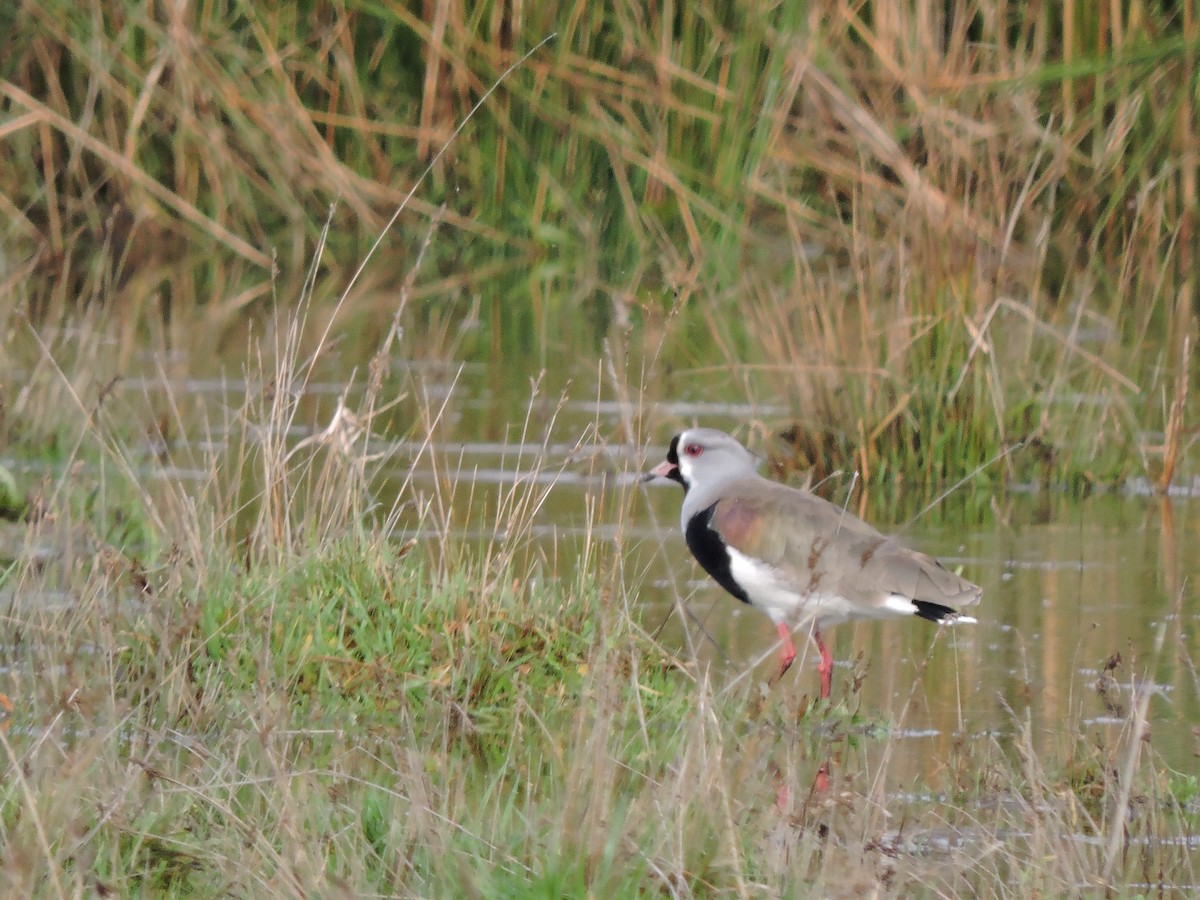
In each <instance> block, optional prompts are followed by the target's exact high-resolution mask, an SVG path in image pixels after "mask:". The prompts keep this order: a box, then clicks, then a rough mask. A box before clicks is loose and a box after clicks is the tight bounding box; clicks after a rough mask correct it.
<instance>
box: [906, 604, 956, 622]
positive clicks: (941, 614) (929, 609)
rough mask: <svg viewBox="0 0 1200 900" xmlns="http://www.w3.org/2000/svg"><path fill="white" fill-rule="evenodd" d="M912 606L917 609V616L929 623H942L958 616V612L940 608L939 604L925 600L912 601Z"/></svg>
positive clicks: (952, 609) (949, 608) (949, 607)
mask: <svg viewBox="0 0 1200 900" xmlns="http://www.w3.org/2000/svg"><path fill="white" fill-rule="evenodd" d="M913 606H915V607H916V608H917V615H918V616H920V617H921V618H922V619H928V620H929V621H930V622H944V621H946V620H947V619H953V618H954V617H955V616H957V615H958V610H957V609H954V608H953V607H951V606H942V604H940V603H930V602H929V601H927V600H914V601H913Z"/></svg>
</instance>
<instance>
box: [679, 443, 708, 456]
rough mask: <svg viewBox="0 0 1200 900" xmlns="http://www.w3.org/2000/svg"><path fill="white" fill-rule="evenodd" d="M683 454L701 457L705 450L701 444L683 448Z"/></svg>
mask: <svg viewBox="0 0 1200 900" xmlns="http://www.w3.org/2000/svg"><path fill="white" fill-rule="evenodd" d="M683 452H684V453H686V454H687V455H688V456H699V455H700V454H701V453H703V452H704V448H703V447H701V446H700V445H699V444H688V445H687V446H686V447H684V448H683Z"/></svg>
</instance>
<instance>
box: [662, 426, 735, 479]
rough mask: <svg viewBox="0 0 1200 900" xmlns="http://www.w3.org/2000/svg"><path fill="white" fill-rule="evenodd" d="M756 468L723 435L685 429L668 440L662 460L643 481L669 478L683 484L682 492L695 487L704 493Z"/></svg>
mask: <svg viewBox="0 0 1200 900" xmlns="http://www.w3.org/2000/svg"><path fill="white" fill-rule="evenodd" d="M757 468H758V458H757V457H756V456H755V455H754V454H753V453H751V452H750V451H749V450H747V449H746V448H745V447H743V446H742V445H741V444H740V443H739V442H738V441H737V440H736V439H735V438H732V437H730V436H729V435H727V434H726V433H725V432H723V431H717V430H716V429H715V428H689V429H688V430H687V431H681V432H680V433H679V434H677V435H675V437H673V438H671V447H670V449H669V450H667V458H666V460H665V461H664V462H661V463H659V464H658V465H657V466H655V467H654V468H653V469H651V470H650V471H649V472H648V473H647V474H646V476H645V480H649V479H651V478H656V477H658V478H670V479H671V480H672V481H677V482H679V483H680V484H681V485H683V489H684V491H685V492H687V491H690V490H691V489H692V488H694V487H697V486H699V487H701V488H702V489H704V490H707V489H709V488H712V487H714V486H716V485H719V484H723V483H724V482H726V481H730V480H732V479H734V478H745V477H747V476H749V475H753V474H754V473H755V469H757Z"/></svg>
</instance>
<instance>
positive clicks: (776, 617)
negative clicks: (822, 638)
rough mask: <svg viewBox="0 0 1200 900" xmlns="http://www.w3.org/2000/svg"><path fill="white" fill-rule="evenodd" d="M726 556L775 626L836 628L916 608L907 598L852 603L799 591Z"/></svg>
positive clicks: (753, 564) (744, 559)
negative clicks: (844, 623) (850, 620)
mask: <svg viewBox="0 0 1200 900" xmlns="http://www.w3.org/2000/svg"><path fill="white" fill-rule="evenodd" d="M726 550H727V551H728V552H729V571H730V574H732V575H733V577H734V579H735V580H736V581H737V583H738V584H739V585H740V586H741V588H742V590H744V591H745V592H746V596H747V597H749V598H750V603H751V605H753V606H754V607H755V608H756V609H761V610H762V611H763V612H765V613H766V614H767V615H768V616H770V617H771V620H772V621H773V622H775V623H776V624H779V623H781V622H786V623H788V624H789V625H790V626H792V627H795V626H797V625H801V624H806V623H814V622H815V623H816V624H817V625H818V626H820V627H824V626H826V625H837V624H838V623H839V622H845V621H847V620H848V619H892V618H896V617H898V616H911V615H913V614H914V613H916V611H917V608H916V606H914V605H913V602H912V601H911V600H910V599H908V598H907V597H904V596H901V595H900V594H892V595H891V596H889V597H886V598H881V602H879V603H862V602H858V603H856V602H854V601H852V600H849V599H847V598H846V597H843V596H842V595H841V594H837V593H832V592H829V591H819V590H818V591H813V590H798V589H797V587H796V585H795V584H794V583H791V582H790V580H789V579H788V578H787V577H786V576H785V574H784V573H783V572H781V571H779V570H778V569H776V568H774V567H773V566H769V565H766V564H765V563H763V562H762V561H761V560H757V559H754V558H752V557H749V556H746V555H745V554H744V553H740V552H739V551H737V550H735V549H734V548H733V547H726Z"/></svg>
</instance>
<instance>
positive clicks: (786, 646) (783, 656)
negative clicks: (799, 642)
mask: <svg viewBox="0 0 1200 900" xmlns="http://www.w3.org/2000/svg"><path fill="white" fill-rule="evenodd" d="M779 640H780V641H782V642H783V646H781V647H780V648H779V675H778V676H776V677H777V678H782V677H783V673H784V672H786V671H787V670H788V669H789V668H791V665H792V662H793V660H795V658H796V645H795V644H793V643H792V632H791V629H789V628H788V627H787V625H786V624H785V623H783V622H780V623H779Z"/></svg>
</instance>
